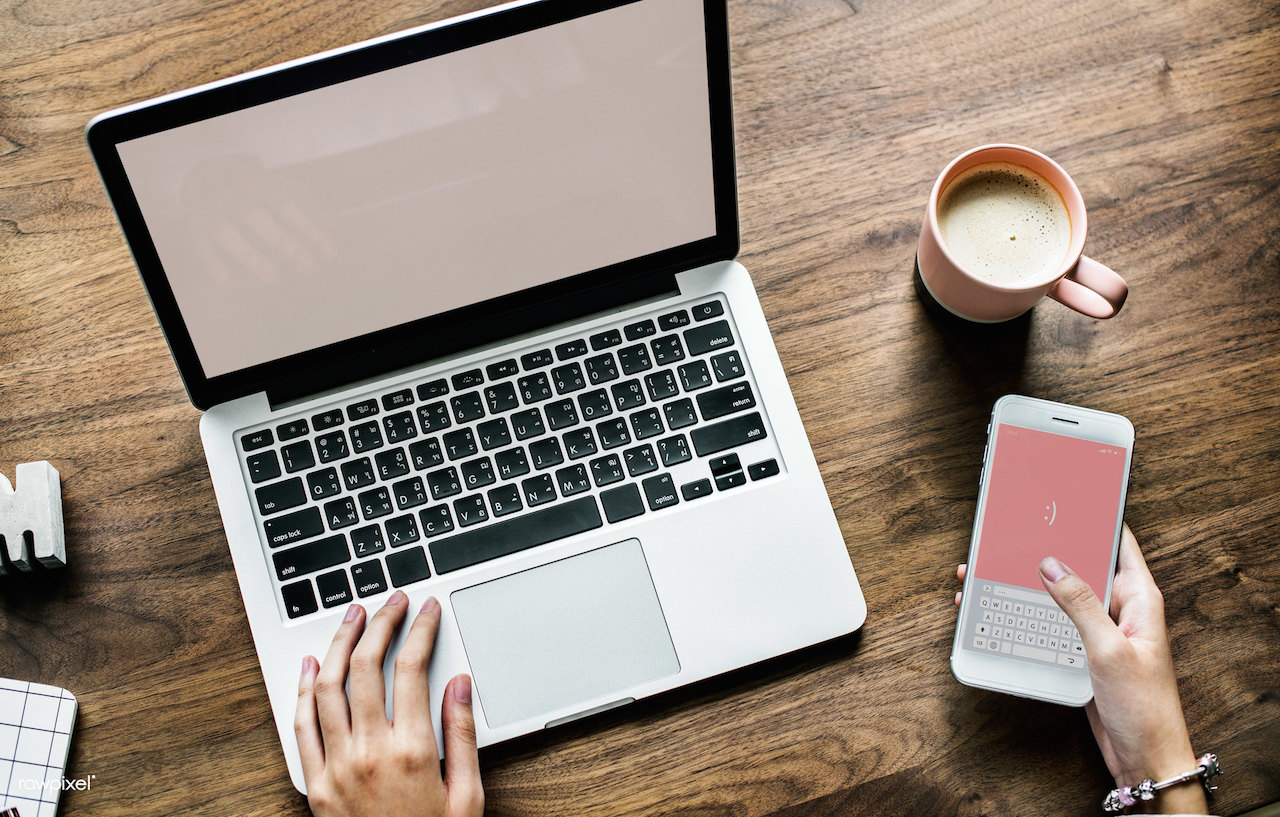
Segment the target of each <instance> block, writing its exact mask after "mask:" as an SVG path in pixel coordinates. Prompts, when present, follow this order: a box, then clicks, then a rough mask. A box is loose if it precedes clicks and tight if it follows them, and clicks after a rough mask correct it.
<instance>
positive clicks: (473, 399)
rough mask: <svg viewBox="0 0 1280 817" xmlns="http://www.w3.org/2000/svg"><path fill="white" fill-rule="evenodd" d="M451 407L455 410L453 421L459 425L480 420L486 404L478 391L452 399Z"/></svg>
mask: <svg viewBox="0 0 1280 817" xmlns="http://www.w3.org/2000/svg"><path fill="white" fill-rule="evenodd" d="M477 371H479V370H477ZM449 405H450V406H451V407H452V408H453V420H454V422H455V423H458V424H463V423H469V422H471V421H472V420H479V419H480V418H481V417H483V416H484V403H483V402H482V401H481V399H480V392H478V391H471V392H467V393H466V394H460V395H458V396H457V397H451V398H449Z"/></svg>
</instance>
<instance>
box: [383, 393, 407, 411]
mask: <svg viewBox="0 0 1280 817" xmlns="http://www.w3.org/2000/svg"><path fill="white" fill-rule="evenodd" d="M412 405H413V391H412V390H411V389H401V390H400V391H397V392H392V393H391V394H384V395H383V396H382V407H383V408H384V409H386V410H387V411H395V410H396V409H402V408H404V407H405V406H412Z"/></svg>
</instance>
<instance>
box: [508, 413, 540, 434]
mask: <svg viewBox="0 0 1280 817" xmlns="http://www.w3.org/2000/svg"><path fill="white" fill-rule="evenodd" d="M511 430H512V431H514V432H515V435H516V439H517V440H527V439H529V438H530V437H537V436H539V435H541V434H545V433H546V432H547V427H546V426H545V425H543V424H542V413H541V412H540V411H538V410H537V409H536V408H531V409H525V410H524V411H517V412H516V413H515V414H513V415H511Z"/></svg>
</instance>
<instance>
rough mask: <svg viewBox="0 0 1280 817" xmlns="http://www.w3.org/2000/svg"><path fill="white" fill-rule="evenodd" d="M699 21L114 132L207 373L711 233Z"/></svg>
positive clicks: (505, 52)
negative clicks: (132, 133) (121, 136)
mask: <svg viewBox="0 0 1280 817" xmlns="http://www.w3.org/2000/svg"><path fill="white" fill-rule="evenodd" d="M702 17H703V10H702V6H701V4H699V3H690V2H688V1H687V0H641V2H635V3H630V4H627V5H623V6H619V7H616V8H610V9H607V10H605V11H599V12H596V13H593V14H589V15H587V16H584V17H578V18H576V19H571V20H567V21H564V22H560V23H557V24H554V25H550V26H546V27H543V28H538V29H535V30H532V31H526V32H523V33H519V34H515V35H512V36H508V37H505V38H503V39H499V40H496V41H493V42H487V43H482V44H480V45H477V46H474V47H471V48H466V49H462V50H457V51H453V52H450V53H446V54H443V55H440V56H436V57H434V58H431V59H426V60H421V61H417V62H411V63H409V64H407V65H401V66H398V67H395V68H392V69H388V70H383V71H379V72H377V73H373V74H369V75H367V76H361V77H358V78H355V79H350V80H347V81H344V82H339V83H337V84H333V85H327V86H324V87H320V88H316V89H313V90H309V91H306V92H304V93H298V94H295V95H292V96H286V97H284V98H282V99H276V100H273V101H270V102H267V103H265V104H259V105H255V106H253V107H249V108H245V109H243V110H236V111H232V112H230V113H225V114H222V115H219V116H214V117H212V118H208V119H203V120H201V121H196V122H192V123H190V124H184V125H181V126H179V127H174V128H171V129H168V130H163V131H160V132H158V133H153V134H149V135H146V136H142V137H140V138H135V139H130V140H128V141H124V142H122V143H120V144H119V145H118V151H119V155H120V160H121V163H122V164H123V166H124V170H125V173H126V174H127V176H128V179H129V182H130V184H131V186H132V189H133V193H134V196H135V197H136V199H137V202H138V206H139V208H140V210H141V212H142V216H143V218H144V220H145V222H146V226H147V230H148V231H149V232H150V235H151V239H152V241H153V242H154V244H155V248H156V251H157V254H158V255H159V259H160V261H161V263H162V264H163V267H164V270H165V273H166V276H167V279H168V283H169V285H170V287H171V288H172V290H173V295H174V297H175V299H176V301H177V305H178V308H179V310H180V312H181V315H182V319H183V320H184V321H185V323H186V326H187V330H188V332H189V333H190V336H191V341H192V343H193V345H194V347H195V351H196V354H197V356H198V358H199V362H200V364H201V366H202V367H203V369H204V372H205V374H206V376H208V377H216V376H218V375H222V374H226V373H229V372H234V371H236V370H239V369H245V368H248V367H251V366H254V365H257V364H261V363H265V362H268V361H272V360H277V359H280V358H284V357H288V356H290V355H293V354H297V353H299V352H304V351H307V350H310V349H315V348H319V347H322V346H326V345H329V344H333V343H336V342H339V341H342V340H346V339H348V338H354V337H357V336H361V335H365V334H367V333H370V332H375V331H377V330H381V329H385V328H388V327H393V326H397V325H400V324H404V323H408V322H410V321H414V320H417V319H421V318H424V317H428V316H431V315H436V314H439V313H443V312H448V311H449V310H453V309H457V308H459V307H463V306H466V305H468V304H473V303H477V302H480V301H485V300H488V299H491V298H494V297H496V296H501V295H506V294H509V293H513V292H519V291H521V290H525V289H528V288H530V287H535V286H538V285H540V284H545V283H548V282H550V281H554V280H557V279H560V278H564V277H567V276H571V275H575V274H578V273H582V272H585V271H588V270H594V269H598V268H601V267H606V266H609V265H611V264H616V263H618V262H621V261H625V260H628V259H632V258H637V257H640V256H644V255H648V254H650V253H654V252H657V251H660V250H664V249H667V248H670V247H676V246H680V245H683V244H687V243H689V242H693V241H697V240H699V239H704V238H707V237H710V236H712V235H714V234H715V232H716V213H715V201H714V196H713V185H712V167H711V166H712V162H711V136H710V126H709V121H708V113H707V112H708V92H707V52H706V43H705V41H704V38H705V34H704V28H703V21H702Z"/></svg>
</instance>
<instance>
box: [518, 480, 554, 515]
mask: <svg viewBox="0 0 1280 817" xmlns="http://www.w3.org/2000/svg"><path fill="white" fill-rule="evenodd" d="M520 490H521V491H522V492H523V493H524V501H525V504H527V505H528V506H529V507H530V508H533V507H536V506H538V505H545V504H547V503H548V502H550V501H552V500H553V499H555V498H556V485H555V483H554V482H552V480H551V475H550V474H539V475H538V476H536V477H529V478H528V479H526V480H524V481H523V482H521V483H520Z"/></svg>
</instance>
